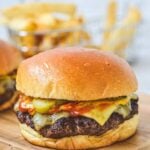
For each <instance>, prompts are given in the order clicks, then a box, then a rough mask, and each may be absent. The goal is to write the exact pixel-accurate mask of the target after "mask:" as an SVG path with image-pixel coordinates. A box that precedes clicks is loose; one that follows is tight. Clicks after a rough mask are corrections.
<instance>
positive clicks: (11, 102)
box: [0, 91, 18, 111]
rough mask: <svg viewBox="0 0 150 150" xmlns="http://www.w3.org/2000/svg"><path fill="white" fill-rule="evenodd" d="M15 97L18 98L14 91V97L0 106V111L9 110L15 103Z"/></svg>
mask: <svg viewBox="0 0 150 150" xmlns="http://www.w3.org/2000/svg"><path fill="white" fill-rule="evenodd" d="M17 97H18V92H17V91H16V92H14V95H13V96H12V98H11V99H9V100H7V101H6V102H4V103H3V104H1V105H0V111H3V110H6V109H9V108H11V107H12V106H13V105H14V104H15V102H16V101H17Z"/></svg>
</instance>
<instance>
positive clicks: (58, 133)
mask: <svg viewBox="0 0 150 150" xmlns="http://www.w3.org/2000/svg"><path fill="white" fill-rule="evenodd" d="M137 101H138V100H131V107H132V111H131V113H130V114H129V116H128V117H127V118H123V117H122V115H120V114H118V113H115V112H114V113H113V114H112V115H111V116H110V118H109V119H108V120H107V122H106V123H105V124H104V125H103V126H101V125H100V124H98V123H97V122H96V121H95V120H94V119H91V118H87V117H84V116H76V117H66V118H65V117H64V118H61V119H59V120H57V121H56V122H55V123H54V124H52V125H47V126H45V127H43V128H42V129H40V131H38V132H39V133H40V134H41V135H43V136H44V137H47V138H63V137H68V136H75V135H95V136H98V135H102V134H103V133H105V132H107V131H108V130H110V129H114V128H117V127H118V125H119V124H121V123H123V122H124V121H125V120H127V119H130V118H132V117H133V115H135V114H137V113H138V104H137ZM17 117H18V119H19V121H20V122H21V123H26V124H27V125H28V126H30V127H31V128H33V129H35V128H34V124H33V122H32V116H30V115H29V114H28V113H22V112H19V111H18V112H17Z"/></svg>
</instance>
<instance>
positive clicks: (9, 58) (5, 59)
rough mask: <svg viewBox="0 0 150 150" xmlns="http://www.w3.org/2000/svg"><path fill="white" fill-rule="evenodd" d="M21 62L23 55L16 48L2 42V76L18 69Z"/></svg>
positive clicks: (0, 60)
mask: <svg viewBox="0 0 150 150" xmlns="http://www.w3.org/2000/svg"><path fill="white" fill-rule="evenodd" d="M21 60H22V57H21V54H20V52H19V51H18V50H17V49H16V48H15V47H13V46H12V45H9V44H7V43H6V42H4V41H2V40H0V75H6V74H8V73H10V72H12V71H13V70H15V69H17V67H18V65H19V63H20V62H21Z"/></svg>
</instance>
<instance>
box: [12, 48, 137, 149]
mask: <svg viewBox="0 0 150 150" xmlns="http://www.w3.org/2000/svg"><path fill="white" fill-rule="evenodd" d="M17 89H18V90H19V91H20V92H21V93H22V94H21V95H20V97H19V101H18V102H17V104H16V105H15V111H16V114H17V117H18V119H19V121H20V127H21V133H22V135H23V136H24V137H25V139H26V140H28V141H29V142H31V143H32V144H35V145H39V146H43V147H50V148H56V149H70V150H71V149H72V150H73V149H89V148H98V147H103V146H106V145H110V144H112V143H114V142H117V141H121V140H124V139H127V138H128V137H130V136H132V135H133V134H134V133H135V131H136V128H137V124H138V104H137V102H138V97H137V96H136V95H135V94H134V92H135V91H136V89H137V80H136V77H135V75H134V73H133V71H132V70H131V68H130V66H129V65H128V64H127V63H126V62H125V61H124V60H122V59H121V58H119V57H117V56H115V55H113V54H110V53H104V52H100V51H97V50H93V49H85V48H77V47H72V48H57V49H54V50H51V51H46V52H43V53H40V54H38V55H36V56H33V57H32V58H29V59H27V60H25V61H23V62H22V63H21V65H20V66H19V69H18V73H17Z"/></svg>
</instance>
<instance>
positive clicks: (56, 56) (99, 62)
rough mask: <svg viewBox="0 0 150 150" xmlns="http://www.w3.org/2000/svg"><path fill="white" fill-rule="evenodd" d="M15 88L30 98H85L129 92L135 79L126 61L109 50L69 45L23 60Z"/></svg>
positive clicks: (112, 95)
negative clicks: (107, 51)
mask: <svg viewBox="0 0 150 150" xmlns="http://www.w3.org/2000/svg"><path fill="white" fill-rule="evenodd" d="M17 89H18V90H19V91H21V92H22V93H25V94H26V95H28V96H33V97H41V98H54V99H66V100H85V101H86V100H97V99H103V98H110V97H118V96H124V95H128V94H131V93H133V92H134V91H136V89H137V80H136V77H135V75H134V73H133V71H132V70H131V68H130V66H129V65H128V63H127V62H125V61H124V60H123V59H121V58H119V57H117V56H115V55H113V54H111V53H106V52H101V51H98V50H93V49H86V48H77V47H70V48H57V49H54V50H51V51H50V50H49V51H46V52H43V53H40V54H38V55H36V56H33V57H32V58H29V59H27V60H25V61H23V62H22V63H21V65H20V66H19V69H18V73H17Z"/></svg>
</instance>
